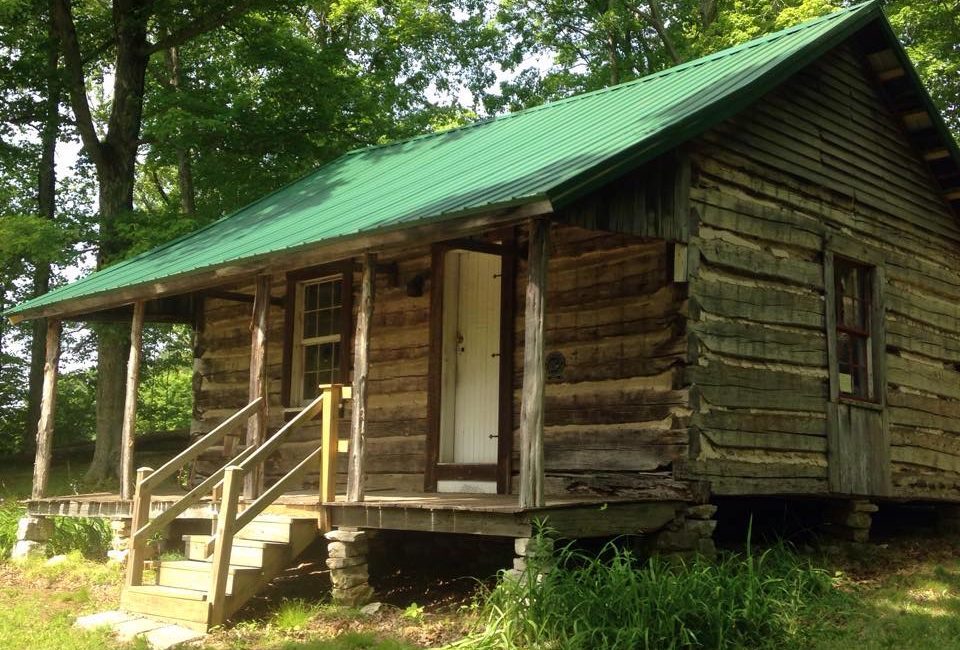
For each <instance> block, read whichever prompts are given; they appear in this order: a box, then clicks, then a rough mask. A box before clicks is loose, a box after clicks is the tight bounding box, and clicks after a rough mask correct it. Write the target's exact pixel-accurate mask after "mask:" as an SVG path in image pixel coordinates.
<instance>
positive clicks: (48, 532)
mask: <svg viewBox="0 0 960 650" xmlns="http://www.w3.org/2000/svg"><path fill="white" fill-rule="evenodd" d="M52 535H53V520H52V519H47V518H45V517H21V518H20V521H18V522H17V539H18V540H26V541H31V542H47V541H49V540H50V537H51V536H52Z"/></svg>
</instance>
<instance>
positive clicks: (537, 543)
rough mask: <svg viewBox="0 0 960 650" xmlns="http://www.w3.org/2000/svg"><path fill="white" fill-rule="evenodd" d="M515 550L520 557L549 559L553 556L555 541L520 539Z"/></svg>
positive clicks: (515, 545) (543, 538)
mask: <svg viewBox="0 0 960 650" xmlns="http://www.w3.org/2000/svg"><path fill="white" fill-rule="evenodd" d="M513 550H514V552H515V553H516V554H517V555H519V556H520V557H548V556H550V555H552V554H553V540H552V539H549V538H546V537H518V538H516V539H515V540H513Z"/></svg>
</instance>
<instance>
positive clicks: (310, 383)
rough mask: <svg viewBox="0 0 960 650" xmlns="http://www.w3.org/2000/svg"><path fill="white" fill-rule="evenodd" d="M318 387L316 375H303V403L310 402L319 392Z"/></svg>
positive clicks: (313, 373)
mask: <svg viewBox="0 0 960 650" xmlns="http://www.w3.org/2000/svg"><path fill="white" fill-rule="evenodd" d="M319 385H320V382H319V381H317V373H315V372H305V373H303V399H304V401H308V400H312V399H314V398H315V397H316V396H317V395H318V394H319V393H320V390H319V388H318V386H319Z"/></svg>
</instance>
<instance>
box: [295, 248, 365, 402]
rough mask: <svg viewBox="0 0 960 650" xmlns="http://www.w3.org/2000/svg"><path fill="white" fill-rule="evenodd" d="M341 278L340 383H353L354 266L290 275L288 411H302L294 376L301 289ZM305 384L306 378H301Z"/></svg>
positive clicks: (328, 266)
mask: <svg viewBox="0 0 960 650" xmlns="http://www.w3.org/2000/svg"><path fill="white" fill-rule="evenodd" d="M337 278H339V279H340V282H341V287H340V297H341V300H340V363H339V371H340V382H341V383H343V384H347V383H349V380H350V369H351V363H352V360H353V354H352V350H351V342H352V336H353V264H352V263H350V262H344V263H340V264H324V265H322V266H314V267H310V268H307V269H300V270H297V271H291V272H289V273H287V294H286V301H285V309H284V323H283V324H284V327H283V376H282V383H281V388H280V393H281V394H280V398H281V401H282V403H283V406H284V407H285V408H299V407H301V406H302V404H300V403H299V402H295V401H294V400H295V398H296V396H297V394H298V392H299V390H298V389H297V388H296V387H295V384H294V379H295V377H294V375H295V374H298V371H299V367H300V364H299V361H298V359H297V358H296V357H297V354H296V353H297V349H298V347H299V346H298V343H299V342H298V341H297V332H298V331H299V326H298V323H297V320H298V318H297V317H298V315H299V303H300V300H299V296H300V287H301V286H303V285H305V284H309V283H311V282H314V281H322V280H333V279H337ZM299 379H300V381H302V378H299Z"/></svg>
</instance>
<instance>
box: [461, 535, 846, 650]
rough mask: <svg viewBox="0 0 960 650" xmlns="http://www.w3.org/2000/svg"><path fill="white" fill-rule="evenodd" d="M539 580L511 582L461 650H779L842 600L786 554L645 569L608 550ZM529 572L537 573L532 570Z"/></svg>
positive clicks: (818, 573)
mask: <svg viewBox="0 0 960 650" xmlns="http://www.w3.org/2000/svg"><path fill="white" fill-rule="evenodd" d="M552 560H553V561H554V562H556V564H557V566H556V568H554V569H553V570H551V571H548V572H546V573H545V574H543V575H540V576H537V577H536V578H530V579H528V577H529V576H527V575H525V576H524V579H522V580H516V579H511V578H508V577H504V578H503V579H501V580H500V582H499V584H498V585H497V587H496V588H495V589H494V590H493V591H492V592H489V593H488V594H487V595H486V596H485V598H484V601H483V603H482V604H481V605H480V625H479V628H478V630H477V631H476V632H475V633H474V634H472V635H471V636H469V637H467V638H466V639H464V640H463V641H461V642H459V643H457V644H456V647H461V648H565V649H567V648H569V649H580V648H582V649H584V650H586V649H591V650H592V649H600V648H624V649H627V648H629V649H634V648H637V649H639V648H648V649H652V648H656V649H674V648H740V647H749V648H774V647H782V646H783V645H784V643H786V642H789V641H791V640H794V639H796V637H797V636H798V635H799V634H800V633H801V631H802V630H803V626H804V623H806V622H808V621H807V619H808V618H810V617H811V615H812V612H813V611H814V610H815V608H816V607H817V606H821V607H822V606H824V604H825V603H826V602H828V601H830V600H834V599H839V598H843V596H841V595H840V594H839V592H838V591H837V590H835V589H834V588H833V584H832V580H831V578H830V576H829V575H828V574H827V573H826V572H825V571H823V570H820V569H817V568H814V567H812V566H811V565H810V564H809V562H806V561H804V560H802V559H801V558H799V557H798V556H797V555H796V554H794V553H792V552H791V551H790V550H789V549H787V548H786V547H785V546H782V545H781V546H778V547H775V548H772V549H770V550H768V551H765V552H763V553H761V554H760V555H754V554H752V553H751V552H750V551H749V550H748V551H747V553H746V554H745V555H733V554H731V555H727V556H725V557H724V558H722V559H721V560H720V561H718V562H710V561H707V560H704V559H694V560H692V561H691V562H682V561H679V560H676V559H674V560H671V559H664V558H660V557H654V558H652V559H650V560H648V561H646V562H642V563H641V562H638V561H637V560H636V559H635V558H634V556H633V555H632V554H631V553H630V552H629V551H625V550H622V549H620V548H618V547H616V546H615V545H613V544H610V545H607V546H606V547H605V548H604V550H603V551H602V553H601V554H600V556H599V557H593V556H588V555H586V554H584V553H581V552H578V551H575V550H573V549H572V548H571V547H569V546H568V547H566V548H564V549H562V550H560V551H559V552H558V553H556V557H554V558H553V559H552ZM530 571H531V573H533V571H535V568H531V570H530Z"/></svg>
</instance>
